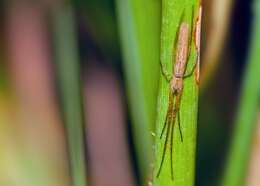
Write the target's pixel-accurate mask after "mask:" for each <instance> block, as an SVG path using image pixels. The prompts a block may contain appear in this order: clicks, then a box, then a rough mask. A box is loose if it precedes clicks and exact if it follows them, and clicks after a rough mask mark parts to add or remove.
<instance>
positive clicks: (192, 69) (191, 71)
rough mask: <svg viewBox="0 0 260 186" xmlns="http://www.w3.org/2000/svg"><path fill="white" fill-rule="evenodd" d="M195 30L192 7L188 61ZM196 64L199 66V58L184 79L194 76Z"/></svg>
mask: <svg viewBox="0 0 260 186" xmlns="http://www.w3.org/2000/svg"><path fill="white" fill-rule="evenodd" d="M193 29H194V6H192V15H191V31H190V37H189V54H188V56H189V57H188V61H189V58H190V53H191V49H192V36H193ZM196 64H197V57H196V60H195V63H194V65H193V66H192V68H191V70H190V71H189V72H188V73H185V75H184V78H187V77H190V76H191V75H192V74H193V72H194V69H195V67H196Z"/></svg>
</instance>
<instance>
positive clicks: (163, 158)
mask: <svg viewBox="0 0 260 186" xmlns="http://www.w3.org/2000/svg"><path fill="white" fill-rule="evenodd" d="M170 126H171V125H170V124H168V126H167V133H166V139H165V142H164V146H163V154H162V160H161V163H160V167H159V170H158V172H157V178H158V177H159V176H160V173H161V170H162V166H163V162H164V160H165V154H166V146H167V142H168V137H169V131H170Z"/></svg>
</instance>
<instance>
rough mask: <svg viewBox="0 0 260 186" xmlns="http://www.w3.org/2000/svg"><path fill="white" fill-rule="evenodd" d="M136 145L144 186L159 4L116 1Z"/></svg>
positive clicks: (154, 90) (156, 70)
mask: <svg viewBox="0 0 260 186" xmlns="http://www.w3.org/2000/svg"><path fill="white" fill-rule="evenodd" d="M116 5H117V15H118V23H119V28H120V36H121V43H122V49H123V57H124V72H125V74H126V83H127V93H128V98H129V104H130V110H131V119H132V123H133V125H132V128H133V135H134V144H135V147H136V152H137V160H138V166H139V168H140V174H141V182H142V185H144V184H145V181H146V180H147V179H148V178H147V176H148V174H150V175H149V176H150V177H151V175H152V172H151V166H150V163H151V161H152V157H153V153H152V152H153V151H152V135H151V132H152V131H153V129H154V125H155V113H156V95H157V82H158V73H159V50H160V17H161V16H160V5H161V2H160V0H153V1H151V0H124V1H122V0H117V1H116Z"/></svg>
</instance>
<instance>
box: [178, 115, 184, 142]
mask: <svg viewBox="0 0 260 186" xmlns="http://www.w3.org/2000/svg"><path fill="white" fill-rule="evenodd" d="M177 120H178V127H179V132H180V136H181V142H183V136H182V130H181V122H180V110H178V114H177Z"/></svg>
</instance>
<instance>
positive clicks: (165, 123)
mask: <svg viewBox="0 0 260 186" xmlns="http://www.w3.org/2000/svg"><path fill="white" fill-rule="evenodd" d="M167 123H168V111H167V115H166V118H165V121H164V124H163V129H162V132H161V135H160V139H162V136H163V133H164V131H165V129H166V126H167Z"/></svg>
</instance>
